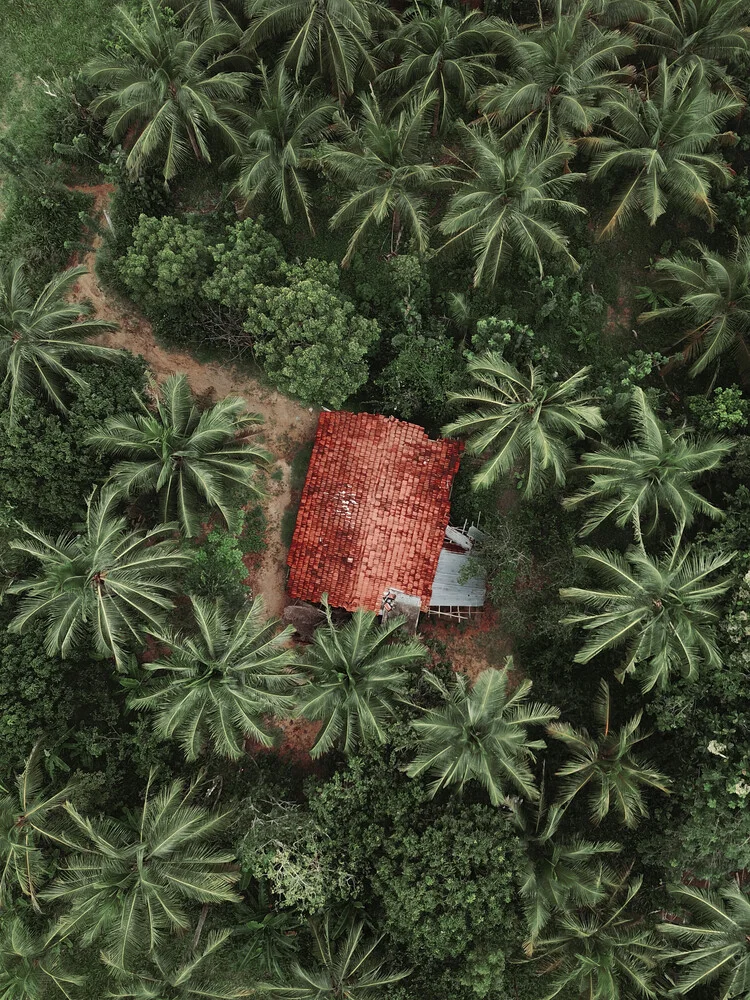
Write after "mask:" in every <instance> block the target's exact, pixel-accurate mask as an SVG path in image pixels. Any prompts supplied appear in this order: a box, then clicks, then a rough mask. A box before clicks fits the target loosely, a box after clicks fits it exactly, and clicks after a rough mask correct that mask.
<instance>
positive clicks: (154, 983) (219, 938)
mask: <svg viewBox="0 0 750 1000" xmlns="http://www.w3.org/2000/svg"><path fill="white" fill-rule="evenodd" d="M231 933H232V932H231V930H220V931H212V932H211V933H210V934H209V935H208V937H207V939H206V943H205V945H204V946H203V948H202V949H201V950H200V951H196V950H195V949H193V952H192V953H191V954H190V955H188V957H187V958H186V959H185V960H184V961H182V962H177V961H175V960H174V957H169V958H168V957H166V956H165V955H161V954H159V953H158V952H157V953H154V954H152V955H150V956H149V957H150V960H151V962H152V967H151V968H149V969H147V970H146V971H140V972H137V973H135V974H131V975H125V976H123V974H122V970H121V969H119V968H117V967H115V968H114V969H113V971H114V972H115V974H116V975H117V979H116V980H115V985H114V986H113V988H112V989H110V990H109V992H108V994H107V995H108V996H110V997H118V998H122V1000H125V998H132V1000H192V998H193V997H201V998H207V1000H240V998H241V997H248V996H251V995H252V994H253V993H255V992H256V991H255V990H254V989H252V988H250V987H248V986H241V985H239V984H238V983H237V982H235V981H234V979H233V976H232V975H231V973H229V972H228V971H227V968H226V965H221V964H219V963H217V962H216V961H215V959H214V956H215V954H216V952H218V951H219V950H220V949H221V947H222V945H223V944H224V942H225V941H226V940H227V938H228V937H229V936H230V934H231ZM102 957H103V958H104V960H105V964H109V963H108V956H107V955H106V954H105V955H103V956H102Z"/></svg>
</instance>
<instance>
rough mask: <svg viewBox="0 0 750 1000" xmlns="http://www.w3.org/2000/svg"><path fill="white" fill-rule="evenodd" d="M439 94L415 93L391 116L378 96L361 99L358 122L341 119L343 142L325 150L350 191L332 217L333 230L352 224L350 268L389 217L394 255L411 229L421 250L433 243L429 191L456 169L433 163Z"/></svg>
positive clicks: (326, 165) (326, 160)
mask: <svg viewBox="0 0 750 1000" xmlns="http://www.w3.org/2000/svg"><path fill="white" fill-rule="evenodd" d="M434 99H435V95H434V94H428V95H426V96H425V97H415V98H413V99H412V100H411V101H410V102H409V104H408V105H406V106H405V107H403V108H402V110H400V111H398V112H394V113H393V114H391V115H388V114H385V113H384V112H383V110H382V108H381V106H380V103H379V102H378V99H377V98H376V97H375V95H374V94H370V95H369V96H367V97H362V98H360V101H359V121H358V122H357V123H356V124H355V125H352V124H351V123H350V122H349V121H348V120H347V119H346V118H341V119H340V121H339V124H338V128H337V131H338V132H339V135H340V138H341V141H340V143H337V144H336V145H333V144H329V145H328V146H326V148H325V149H324V150H323V152H322V153H321V164H322V166H323V169H324V171H325V172H326V173H327V174H329V175H330V176H331V177H333V179H334V180H335V181H336V182H337V183H338V184H340V185H341V186H342V187H343V188H344V189H347V190H351V192H352V193H351V194H350V195H349V197H348V198H346V199H345V200H344V203H343V205H341V207H340V208H339V209H338V210H337V211H336V212H334V214H333V215H332V216H331V221H330V226H331V229H339V228H340V227H342V226H343V227H346V228H353V231H352V235H351V238H350V240H349V245H348V246H347V249H346V254H345V256H344V259H343V260H342V262H341V266H342V267H347V266H348V265H349V264H350V263H351V261H352V257H353V256H354V254H355V252H356V250H357V249H358V248H359V246H360V244H361V242H362V240H363V239H364V237H365V236H366V235H367V234H368V233H370V232H372V231H373V230H376V229H377V228H378V227H379V226H381V225H382V224H383V223H384V222H385V221H386V220H387V219H389V220H390V230H391V236H390V251H391V253H395V252H396V251H397V250H398V249H399V246H400V245H401V239H402V237H403V235H404V234H406V233H408V235H409V236H410V237H411V239H412V241H413V243H414V246H415V248H416V250H418V251H419V252H420V253H423V252H424V251H425V250H426V249H427V247H428V245H429V228H428V212H427V209H428V204H427V201H426V194H427V193H428V192H430V191H436V190H438V189H440V188H441V187H445V186H446V185H448V184H449V183H450V180H451V177H452V175H453V170H452V168H451V167H449V166H445V165H440V164H435V163H432V162H431V161H430V160H429V158H428V156H427V154H426V152H425V148H424V147H425V142H426V139H427V136H428V133H429V126H428V124H427V115H428V112H429V109H430V105H431V104H432V103H433V102H434Z"/></svg>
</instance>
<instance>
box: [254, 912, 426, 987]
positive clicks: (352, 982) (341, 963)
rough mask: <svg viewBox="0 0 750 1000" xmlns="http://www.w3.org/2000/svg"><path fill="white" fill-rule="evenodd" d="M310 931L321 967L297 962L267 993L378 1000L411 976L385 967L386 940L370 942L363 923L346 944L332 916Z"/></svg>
mask: <svg viewBox="0 0 750 1000" xmlns="http://www.w3.org/2000/svg"><path fill="white" fill-rule="evenodd" d="M310 929H311V931H312V935H313V941H314V944H315V957H316V959H317V965H316V966H313V967H307V968H305V967H303V966H302V965H300V964H299V963H298V962H295V963H293V965H292V967H291V969H290V970H289V973H288V975H287V976H285V977H284V978H283V979H282V980H280V981H277V982H272V983H264V985H263V989H264V991H267V992H269V993H270V994H271V995H272V996H278V997H284V998H285V1000H377V998H378V997H380V996H385V995H387V993H388V992H389V991H388V987H389V986H392V985H393V983H397V982H399V981H400V980H402V979H405V978H406V977H407V976H408V975H409V972H404V971H394V970H392V969H391V968H389V967H388V966H387V965H386V964H385V962H384V960H383V959H382V958H381V957H380V956H379V955H378V952H377V948H378V945H379V944H380V942H381V940H382V938H370V939H368V938H366V937H365V933H364V925H363V924H361V923H355V924H352V925H350V927H349V929H348V931H347V933H346V937H344V938H343V940H342V939H340V938H339V939H338V940H337V938H336V934H335V929H334V923H333V921H332V920H331V919H330V917H329V915H328V914H326V916H325V917H324V918H323V920H322V921H320V922H317V921H312V922H311V924H310Z"/></svg>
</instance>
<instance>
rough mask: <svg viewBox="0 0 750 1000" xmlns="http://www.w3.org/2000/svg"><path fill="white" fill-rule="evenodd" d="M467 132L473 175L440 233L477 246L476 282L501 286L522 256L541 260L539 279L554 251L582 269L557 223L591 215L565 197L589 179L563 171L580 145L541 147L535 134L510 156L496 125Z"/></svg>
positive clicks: (455, 199) (455, 197)
mask: <svg viewBox="0 0 750 1000" xmlns="http://www.w3.org/2000/svg"><path fill="white" fill-rule="evenodd" d="M462 129H463V133H462V134H463V143H464V146H465V148H466V151H467V153H468V157H469V163H468V164H466V168H467V171H468V173H467V176H466V178H465V179H464V180H462V181H461V182H460V183H459V185H458V189H457V190H456V192H455V194H453V195H452V197H451V200H450V203H449V205H448V210H447V212H446V215H445V218H444V219H443V221H442V223H441V225H440V229H441V230H442V232H443V233H445V234H446V235H448V236H450V237H451V239H450V240H449V241H448V243H447V244H446V245H447V246H450V245H451V244H452V243H453V242H455V241H456V240H461V241H470V242H471V244H472V247H473V249H474V257H475V260H476V269H475V271H474V285H480V284H487V285H490V286H491V285H494V284H495V282H496V281H497V277H498V274H499V273H500V271H501V270H502V269H503V267H504V266H505V265H506V264H507V262H508V261H509V260H512V259H513V258H514V257H517V256H521V257H525V258H527V259H529V260H535V261H536V262H537V265H538V267H539V273H540V275H541V274H543V273H544V262H543V261H544V257H545V256H547V255H548V254H550V255H553V256H559V257H562V258H563V260H564V261H565V262H567V264H568V266H569V267H571V268H572V269H573V270H576V269H577V268H578V264H577V262H576V261H575V259H574V258H573V256H572V255H571V253H570V251H569V250H568V237H567V236H566V235H565V233H564V232H563V231H562V229H561V228H560V226H559V225H558V224H557V222H555V221H554V220H555V218H556V217H558V218H559V217H561V216H562V217H570V216H573V215H580V214H585V212H586V210H585V209H584V208H582V207H581V206H580V205H576V204H575V202H572V201H566V200H565V197H564V196H565V195H566V194H567V192H568V189H569V188H570V185H571V184H575V183H576V182H577V181H580V180H582V179H583V177H584V176H585V175H584V174H579V173H572V172H568V173H563V170H564V169H565V168H566V166H567V162H568V160H569V159H570V158H571V156H573V151H574V150H573V146H571V145H570V144H569V143H565V142H549V143H546V144H544V145H540V144H538V143H535V142H533V138H532V136H531V134H529V135H527V136H526V137H525V139H524V141H523V143H522V144H521V145H520V146H519V147H517V148H516V149H513V150H510V151H509V150H508V148H507V145H506V142H505V139H504V138H502V137H501V136H500V135H499V134H498V133H497V132H496V131H495V130H494V129H493V128H492V127H486V128H469V127H468V126H462Z"/></svg>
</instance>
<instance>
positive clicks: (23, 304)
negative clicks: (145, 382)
mask: <svg viewBox="0 0 750 1000" xmlns="http://www.w3.org/2000/svg"><path fill="white" fill-rule="evenodd" d="M87 270H88V269H87V268H86V267H83V266H81V267H71V268H69V269H68V270H67V271H63V272H62V273H61V274H57V275H55V277H54V278H53V279H52V280H51V281H50V282H48V284H47V285H45V287H44V289H43V290H42V292H41V293H40V294H39V295H38V296H37V297H36V298H34V295H33V293H32V292H31V289H30V287H29V284H28V281H27V280H26V275H25V271H24V263H23V261H21V260H15V261H13V262H12V263H11V264H9V265H7V266H6V267H0V372H2V373H3V381H2V386H3V387H4V388H7V391H8V410H9V411H10V414H11V417H12V416H13V413H14V408H15V404H16V400H17V399H18V396H19V395H21V394H22V393H30V392H35V391H36V390H37V389H39V390H41V391H42V393H43V394H44V395H45V396H46V397H47V398H48V399H49V400H50V401H51V402H52V404H53V405H54V406H55V407H57V409H58V410H62V412H63V413H65V412H67V407H66V405H65V397H64V391H63V390H64V386H65V384H66V383H71V382H72V383H73V384H74V385H77V386H85V385H86V382H85V380H84V379H83V378H82V377H81V376H80V375H79V374H78V373H77V372H76V371H75V369H74V368H71V367H70V362H75V361H99V360H109V359H114V358H116V357H117V356H118V352H117V351H113V350H111V349H110V348H107V347H97V346H96V345H94V344H86V343H82V342H81V341H80V340H79V339H77V338H79V337H80V335H81V334H86V333H90V332H92V331H94V330H112V329H114V326H115V324H114V323H108V322H105V321H104V320H99V319H86V318H82V317H86V316H87V315H88V312H89V309H88V306H85V305H82V304H81V303H76V302H68V301H67V299H68V298H69V296H70V292H71V289H72V288H73V285H75V283H76V281H78V279H79V278H80V277H81V275H82V274H86V273H87Z"/></svg>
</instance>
